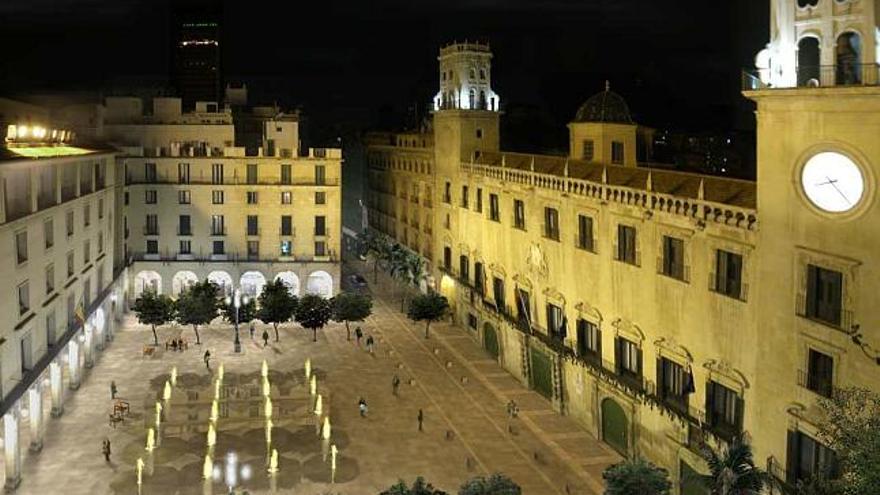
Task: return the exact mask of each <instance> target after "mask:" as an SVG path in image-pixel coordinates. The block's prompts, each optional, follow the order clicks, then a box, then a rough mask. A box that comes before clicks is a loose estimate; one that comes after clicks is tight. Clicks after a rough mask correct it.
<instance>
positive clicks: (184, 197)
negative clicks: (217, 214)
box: [177, 190, 192, 205]
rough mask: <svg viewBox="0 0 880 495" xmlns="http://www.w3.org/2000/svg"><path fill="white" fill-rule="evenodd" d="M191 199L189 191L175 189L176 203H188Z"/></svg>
mask: <svg viewBox="0 0 880 495" xmlns="http://www.w3.org/2000/svg"><path fill="white" fill-rule="evenodd" d="M191 201H192V197H191V196H190V192H189V191H187V190H183V191H177V203H178V204H182V205H188V204H190V202H191Z"/></svg>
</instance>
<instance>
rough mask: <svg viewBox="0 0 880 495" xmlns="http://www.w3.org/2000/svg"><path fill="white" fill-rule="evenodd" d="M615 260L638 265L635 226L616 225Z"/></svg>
mask: <svg viewBox="0 0 880 495" xmlns="http://www.w3.org/2000/svg"><path fill="white" fill-rule="evenodd" d="M616 254H617V261H622V262H624V263H629V264H630V265H638V263H639V260H638V256H636V228H635V227H632V226H629V225H620V224H618V225H617V253H616Z"/></svg>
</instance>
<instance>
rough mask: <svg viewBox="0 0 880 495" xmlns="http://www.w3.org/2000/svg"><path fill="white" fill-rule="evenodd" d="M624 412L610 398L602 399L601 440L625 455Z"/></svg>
mask: <svg viewBox="0 0 880 495" xmlns="http://www.w3.org/2000/svg"><path fill="white" fill-rule="evenodd" d="M626 423H627V421H626V414H625V413H624V412H623V408H622V407H620V405H619V404H618V403H617V402H615V401H614V400H612V399H605V400H604V401H602V440H604V441H605V443H607V444H608V445H610V446H612V447H614V450H616V451H618V452H620V453H621V454H622V455H627V441H626V440H627V438H626V429H627V428H626Z"/></svg>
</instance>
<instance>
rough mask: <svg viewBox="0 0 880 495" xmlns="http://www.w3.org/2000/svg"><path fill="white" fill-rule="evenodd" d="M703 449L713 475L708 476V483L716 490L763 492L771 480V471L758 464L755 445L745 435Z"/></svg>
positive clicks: (744, 494)
mask: <svg viewBox="0 0 880 495" xmlns="http://www.w3.org/2000/svg"><path fill="white" fill-rule="evenodd" d="M702 451H703V456H704V457H705V458H706V463H707V464H708V465H709V476H707V477H706V478H704V483H705V484H706V485H707V486H708V487H709V489H710V490H711V491H712V493H719V494H731V495H734V494H735V495H759V494H760V493H762V490H763V489H764V485H765V483H768V482H769V479H770V477H769V476H768V475H767V473H765V472H764V471H762V470H761V469H759V468H757V467H755V460H754V456H753V454H752V446H751V445H749V444H748V443H747V442H746V441H745V440H744V439H743V436H742V435H739V436H737V437H736V438H734V439H733V440H731V442H730V443H729V444H728V445H727V446H725V447H722V448H721V449H720V450H715V449H712V448H710V447H709V446H708V445H705V446H703V449H702Z"/></svg>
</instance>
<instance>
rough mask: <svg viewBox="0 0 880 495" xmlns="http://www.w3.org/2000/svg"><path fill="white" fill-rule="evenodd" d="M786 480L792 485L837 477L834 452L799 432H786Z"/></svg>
mask: <svg viewBox="0 0 880 495" xmlns="http://www.w3.org/2000/svg"><path fill="white" fill-rule="evenodd" d="M786 457H787V459H786V464H787V465H786V468H787V469H786V472H787V475H788V476H787V478H788V479H787V480H786V481H788V482H789V483H791V484H792V485H794V484H797V482H798V481H809V480H810V479H811V478H814V477H822V478H830V479H834V478H837V477H838V473H837V456H836V455H835V453H834V451H833V450H831V449H829V448H828V447H826V446H824V445H822V444H821V443H819V442H818V441H817V440H815V439H813V438H812V437H810V436H808V435H806V434H805V433H802V432H800V431H789V432H788V449H787V456H786Z"/></svg>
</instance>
